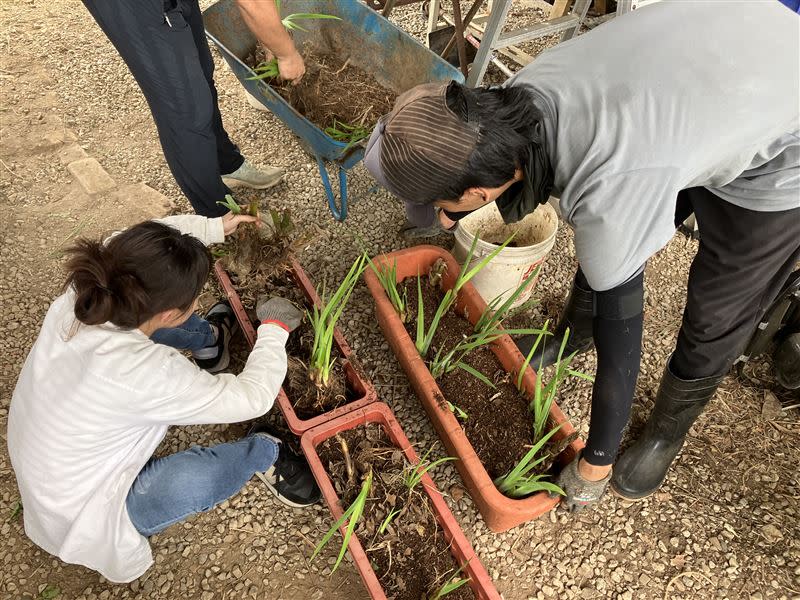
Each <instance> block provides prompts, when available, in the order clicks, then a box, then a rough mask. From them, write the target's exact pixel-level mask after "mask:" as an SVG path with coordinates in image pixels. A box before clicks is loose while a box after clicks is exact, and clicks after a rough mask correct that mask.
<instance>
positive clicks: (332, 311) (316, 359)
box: [306, 256, 365, 387]
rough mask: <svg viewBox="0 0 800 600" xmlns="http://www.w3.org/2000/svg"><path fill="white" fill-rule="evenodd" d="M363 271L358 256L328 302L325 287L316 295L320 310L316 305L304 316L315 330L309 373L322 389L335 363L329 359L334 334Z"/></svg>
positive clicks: (360, 257) (325, 385) (363, 263)
mask: <svg viewBox="0 0 800 600" xmlns="http://www.w3.org/2000/svg"><path fill="white" fill-rule="evenodd" d="M364 269H365V260H364V257H363V256H359V257H358V258H357V259H356V261H355V262H354V263H353V266H352V267H350V271H349V272H348V273H347V275H346V276H345V278H344V280H342V283H341V284H339V288H338V289H337V290H336V292H335V293H334V294H333V295H332V296H331V297H330V298H326V297H325V289H324V286H323V288H322V289H321V290H320V291H319V296H320V300H321V301H322V302H321V303H322V308H319V307H318V306H316V305H315V306H314V307H313V308H312V310H311V312H310V313H309V312H307V313H306V314H307V315H308V317H309V321H310V322H311V326H312V328H313V330H314V343H313V345H312V347H311V359H310V364H309V368H308V371H309V376H310V377H311V379H312V381H314V382H315V383H316V384H317V385H320V386H323V387H327V385H328V381H329V380H330V375H331V370H332V369H333V363H334V362H335V360H336V359H335V358H331V351H332V349H333V331H334V328H335V327H336V322H337V321H338V320H339V317H341V316H342V312H343V311H344V307H345V305H346V304H347V301H348V300H349V299H350V294H352V293H353V289H354V288H355V285H356V282H357V281H358V278H359V277H360V276H361V273H362V272H363V271H364Z"/></svg>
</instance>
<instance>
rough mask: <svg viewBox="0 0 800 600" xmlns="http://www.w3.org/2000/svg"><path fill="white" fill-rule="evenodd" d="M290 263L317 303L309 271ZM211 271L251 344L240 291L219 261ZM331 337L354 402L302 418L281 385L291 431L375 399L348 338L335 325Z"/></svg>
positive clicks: (252, 334) (251, 329)
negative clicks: (354, 395) (355, 358)
mask: <svg viewBox="0 0 800 600" xmlns="http://www.w3.org/2000/svg"><path fill="white" fill-rule="evenodd" d="M289 264H290V266H291V273H292V276H293V277H294V280H295V282H296V283H297V286H298V287H299V288H300V289H301V290H302V292H303V295H304V296H305V297H306V299H307V300H308V302H310V303H312V304H314V305H316V306H320V305H321V301H320V298H319V296H318V295H317V291H316V289H314V285H313V284H312V283H311V280H310V279H309V278H308V275H306V272H305V271H304V270H303V267H302V266H301V265H300V263H299V262H298V261H297V259H296V258H295V257H294V256H290V257H289ZM214 271H215V273H216V275H217V279H218V280H219V283H220V285H221V286H222V289H223V290H224V291H225V295H226V296H227V297H228V300H229V301H230V303H231V308H233V312H234V313H235V314H236V320H237V321H239V326H240V327H241V328H242V333H243V334H244V337H245V339H246V340H247V344H248V345H249V346H250V348H252V347H253V346H254V345H255V343H256V329H255V327H253V323H252V322H251V321H250V318H249V317H248V316H247V311H246V310H245V308H244V306H243V305H242V301H241V299H240V298H239V294H238V293H236V290H235V289H234V287H233V284H232V283H231V279H230V277H229V276H228V273H227V271H225V269H224V268H223V266H222V264H221V262H220V261H217V262H216V264H215V265H214ZM333 337H334V342H335V343H336V347H337V348H338V349H339V352H341V355H342V359H343V360H342V367H343V369H344V374H345V377H346V379H347V383H348V385H349V386H350V389H352V390H353V391H354V392H356V394H357V395H358V398H357V399H356V400H354V401H353V402H348V403H347V404H344V405H342V406H339V407H337V408H335V409H333V410H330V411H328V412H325V413H322V414H321V415H317V416H316V417H312V418H311V419H301V418H300V417H298V416H297V413H296V412H295V411H294V407H293V406H292V402H291V401H290V399H289V397H288V396H287V395H286V392H284V390H283V388H281V391H280V392H279V393H278V398H277V403H278V406H279V407H280V409H281V412H283V416H284V417H285V418H286V423H287V425H288V426H289V429H291V430H292V433H294V434H295V435H302V434H303V432H304V431H307V430H309V429H311V428H312V427H315V426H316V425H319V424H321V423H324V422H325V421H330V420H331V419H335V418H336V417H338V416H340V415H343V414H345V413H347V412H350V411H352V410H357V409H359V408H363V407H364V406H366V405H367V404H370V403H371V402H375V400H377V395H376V393H375V388H374V387H372V383H371V382H370V381H369V380H368V379H367V378H366V377H365V376H364V374H363V372H362V371H361V368H360V367H358V366H357V365H356V363H355V361H354V359H353V358H352V356H351V355H352V350H350V346H348V345H347V341H346V340H345V339H344V336H343V335H342V332H341V331H340V330H339V328H338V327H336V328H335V329H334V332H333Z"/></svg>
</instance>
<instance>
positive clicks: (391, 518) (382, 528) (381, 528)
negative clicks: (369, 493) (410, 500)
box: [378, 508, 402, 535]
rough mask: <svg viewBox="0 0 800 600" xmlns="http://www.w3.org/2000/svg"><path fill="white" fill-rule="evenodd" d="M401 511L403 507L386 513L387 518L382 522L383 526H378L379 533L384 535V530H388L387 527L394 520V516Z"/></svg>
mask: <svg viewBox="0 0 800 600" xmlns="http://www.w3.org/2000/svg"><path fill="white" fill-rule="evenodd" d="M401 512H402V509H400V508H396V509H394V510H393V511H392V512H390V513H389V514H388V515H386V518H385V519H384V520H383V522H382V523H381V526H380V527H379V528H378V533H379V534H381V535H382V534H383V532H384V531H386V528H387V527H389V524H390V523H391V522H392V521H394V518H395V517H396V516H397V515H399V514H400V513H401Z"/></svg>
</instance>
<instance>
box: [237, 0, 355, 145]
mask: <svg viewBox="0 0 800 600" xmlns="http://www.w3.org/2000/svg"><path fill="white" fill-rule="evenodd" d="M275 5H276V7H277V9H278V12H279V13H280V10H281V3H280V0H276V2H275ZM314 19H334V20H336V21H341V20H342V19H341V18H340V17H337V16H336V15H328V14H325V13H292V14H290V15H286V16H285V17H284V18H283V19H281V23H282V24H283V26H284V27H285V28H286V29H287V30H288V31H307V30H306V29H304V28H303V27H301V26H300V25H299V24H298V21H309V20H314ZM253 71H254V72H255V73H256V75H255V76H254V77H248V78H247V79H249V80H254V79H256V80H261V79H275V78H276V77H277V76H278V75H280V70H279V69H278V59H277V58H273V59H271V60H267V61H264V62H262V63H260V64H259V65H258V66H256V67H254V68H253ZM367 135H369V134H367Z"/></svg>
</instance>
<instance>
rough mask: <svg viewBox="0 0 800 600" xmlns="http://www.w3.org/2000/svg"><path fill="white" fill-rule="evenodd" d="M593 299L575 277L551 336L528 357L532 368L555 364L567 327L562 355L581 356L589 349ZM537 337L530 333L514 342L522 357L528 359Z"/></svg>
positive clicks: (590, 344)
mask: <svg viewBox="0 0 800 600" xmlns="http://www.w3.org/2000/svg"><path fill="white" fill-rule="evenodd" d="M593 297H594V292H593V291H592V290H591V289H583V288H582V287H581V286H580V285H578V281H577V276H576V279H575V280H573V282H572V289H571V290H570V292H569V296H568V297H567V303H566V305H565V306H564V310H563V311H562V312H561V317H560V318H559V320H558V325H556V328H555V331H553V335H552V336H547V337H546V338H545V339H543V340H542V342H541V344H540V345H539V347H538V348H537V349H536V353H535V354H534V355H533V358H531V363H530V364H531V367H533V368H534V369H538V368H539V365H540V364H541V366H542V367H549V366H550V365H552V364H554V363H555V362H556V360H557V359H558V350H559V348H561V341H562V340H563V339H564V333H565V332H566V330H567V328H568V327H569V341H568V342H567V345H566V347H565V348H564V356H569V355H570V354H572V353H573V352H577V353H578V354H582V353H583V352H586V351H587V350H589V349H590V348H591V347H592V345H593V344H594V342H593V341H592V319H593ZM537 337H538V336H537V335H534V334H531V335H524V336H522V337H521V338H519V339H518V340H516V344H517V348H519V350H520V352H522V355H523V356H528V352H530V351H531V348H532V347H533V345H534V344H535V343H536V338H537Z"/></svg>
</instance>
